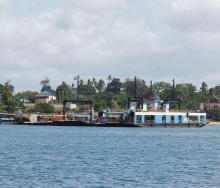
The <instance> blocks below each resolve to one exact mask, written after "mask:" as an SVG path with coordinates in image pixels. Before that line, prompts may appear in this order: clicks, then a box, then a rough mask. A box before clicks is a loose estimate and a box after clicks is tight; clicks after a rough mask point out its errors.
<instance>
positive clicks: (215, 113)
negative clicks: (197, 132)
mask: <svg viewBox="0 0 220 188" xmlns="http://www.w3.org/2000/svg"><path fill="white" fill-rule="evenodd" d="M207 117H208V118H209V119H212V120H215V121H220V109H212V110H208V111H207Z"/></svg>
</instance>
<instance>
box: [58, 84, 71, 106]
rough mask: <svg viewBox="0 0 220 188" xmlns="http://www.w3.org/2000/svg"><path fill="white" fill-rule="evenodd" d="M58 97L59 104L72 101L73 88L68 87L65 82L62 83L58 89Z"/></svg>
mask: <svg viewBox="0 0 220 188" xmlns="http://www.w3.org/2000/svg"><path fill="white" fill-rule="evenodd" d="M56 97H57V100H58V103H62V102H63V101H64V100H66V99H71V98H72V97H73V93H72V88H71V86H69V85H67V84H66V83H65V82H62V84H61V85H59V86H58V87H57V89H56Z"/></svg>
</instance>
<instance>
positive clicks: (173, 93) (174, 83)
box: [172, 78, 175, 99]
mask: <svg viewBox="0 0 220 188" xmlns="http://www.w3.org/2000/svg"><path fill="white" fill-rule="evenodd" d="M172 95H173V96H172V97H173V99H175V80H174V78H173V93H172Z"/></svg>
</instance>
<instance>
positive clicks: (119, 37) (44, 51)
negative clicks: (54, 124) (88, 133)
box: [0, 0, 220, 91]
mask: <svg viewBox="0 0 220 188" xmlns="http://www.w3.org/2000/svg"><path fill="white" fill-rule="evenodd" d="M219 20H220V1H219V0H147V1H146V0H138V1H134V0H34V1H32V0H0V83H4V82H5V81H7V80H11V82H12V84H14V85H15V87H16V90H17V91H22V90H36V91H37V90H40V81H41V80H43V79H44V78H46V77H48V78H49V79H50V81H51V85H52V86H53V87H56V86H57V85H59V84H61V82H62V81H66V82H67V83H68V84H71V83H72V82H74V80H73V78H74V76H76V75H80V76H81V77H82V78H85V79H86V78H90V77H96V78H103V79H106V78H107V77H108V75H112V76H113V77H120V78H122V79H125V78H127V77H130V78H132V77H134V76H135V75H136V76H137V77H139V78H143V79H145V80H146V82H147V83H148V82H150V80H153V81H154V82H156V81H167V82H172V79H173V77H174V78H175V79H176V81H177V82H178V83H184V82H192V83H194V84H195V85H196V86H198V87H199V85H200V84H201V83H202V82H203V81H205V82H207V83H208V85H209V86H210V87H212V86H214V85H217V84H220V80H219V78H220V76H219V75H220V53H219V49H220V24H219Z"/></svg>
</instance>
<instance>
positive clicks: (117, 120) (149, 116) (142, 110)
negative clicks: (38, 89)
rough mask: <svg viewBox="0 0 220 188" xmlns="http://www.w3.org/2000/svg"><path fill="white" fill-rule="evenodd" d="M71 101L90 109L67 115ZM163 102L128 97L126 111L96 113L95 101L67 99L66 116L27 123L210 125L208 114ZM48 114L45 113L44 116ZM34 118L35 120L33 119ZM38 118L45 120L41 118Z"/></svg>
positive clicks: (162, 125) (160, 125) (120, 125)
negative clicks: (180, 109) (81, 112)
mask: <svg viewBox="0 0 220 188" xmlns="http://www.w3.org/2000/svg"><path fill="white" fill-rule="evenodd" d="M67 103H77V104H86V105H88V106H89V112H88V113H84V114H72V115H66V112H65V109H66V104H67ZM161 103H162V102H161V101H159V100H158V99H156V100H155V101H150V102H149V101H147V102H144V100H143V99H133V100H131V99H128V109H127V110H126V111H111V110H110V109H107V110H103V111H101V112H98V113H97V114H95V113H94V111H93V109H92V102H91V101H73V100H65V101H64V103H63V115H54V116H45V118H42V116H39V117H41V118H39V117H38V118H37V117H35V118H33V117H32V118H30V119H32V121H30V122H26V123H25V124H27V125H51V126H98V127H203V126H205V125H206V123H207V122H206V113H203V112H190V111H186V112H184V111H171V110H170V108H169V103H166V104H165V105H164V107H163V106H162V104H161ZM43 117H44V116H43ZM33 119H34V120H33ZM37 119H41V120H40V121H37Z"/></svg>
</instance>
